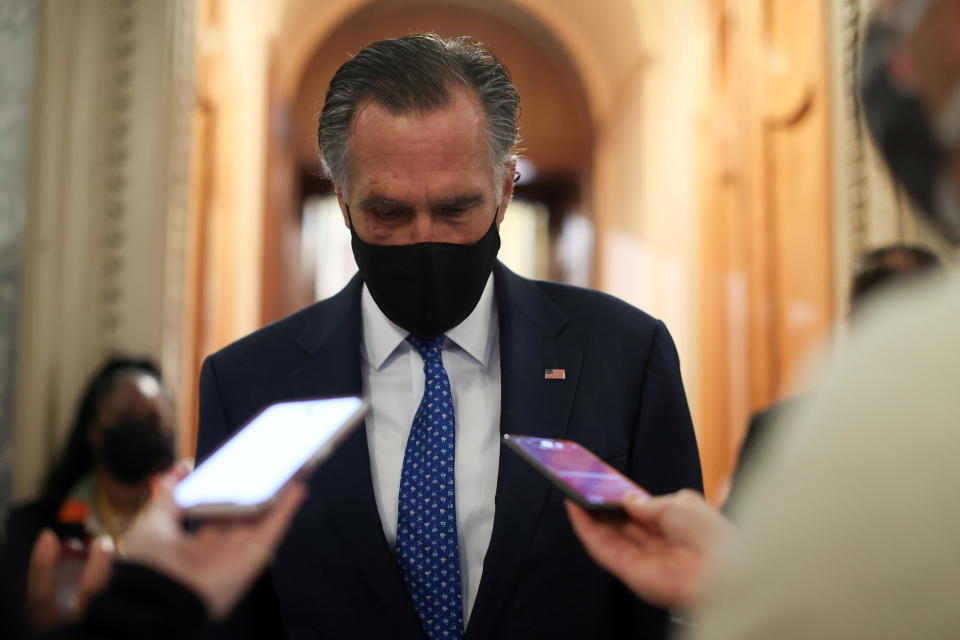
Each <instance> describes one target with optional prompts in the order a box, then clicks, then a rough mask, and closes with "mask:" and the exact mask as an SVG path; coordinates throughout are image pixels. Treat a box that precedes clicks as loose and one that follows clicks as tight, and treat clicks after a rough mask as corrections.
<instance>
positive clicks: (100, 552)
mask: <svg viewBox="0 0 960 640" xmlns="http://www.w3.org/2000/svg"><path fill="white" fill-rule="evenodd" d="M113 556H114V547H113V541H112V540H111V539H110V537H109V536H100V537H99V538H97V539H96V540H94V541H93V544H91V545H90V555H89V556H88V558H87V563H86V564H85V565H84V567H83V573H82V574H80V582H79V583H78V585H77V613H81V614H82V613H83V612H84V611H86V609H87V603H88V602H89V601H90V598H92V597H93V596H95V595H96V594H98V593H100V592H101V591H102V590H103V588H104V587H105V586H106V585H107V581H108V580H109V579H110V570H111V569H112V568H113Z"/></svg>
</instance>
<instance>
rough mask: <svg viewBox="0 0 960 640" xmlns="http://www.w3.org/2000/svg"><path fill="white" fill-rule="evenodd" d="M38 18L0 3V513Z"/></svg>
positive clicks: (21, 5)
mask: <svg viewBox="0 0 960 640" xmlns="http://www.w3.org/2000/svg"><path fill="white" fill-rule="evenodd" d="M39 14H40V2H39V0H0V60H3V64H0V194H2V195H0V514H5V513H6V511H7V506H8V504H9V500H10V491H11V482H12V476H13V464H14V460H13V400H14V395H15V390H16V388H15V385H16V381H17V380H16V370H17V366H16V365H17V344H18V340H17V338H18V333H19V323H20V307H21V304H20V299H21V294H22V280H23V271H24V245H25V241H26V227H27V225H26V222H27V197H28V184H29V181H28V179H27V174H28V169H29V153H30V115H31V103H32V98H33V77H34V51H35V36H36V32H37V20H38V17H39ZM0 526H2V524H0Z"/></svg>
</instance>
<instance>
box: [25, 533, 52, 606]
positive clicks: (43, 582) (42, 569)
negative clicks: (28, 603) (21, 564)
mask: <svg viewBox="0 0 960 640" xmlns="http://www.w3.org/2000/svg"><path fill="white" fill-rule="evenodd" d="M59 557H60V540H59V539H58V538H57V535H56V534H55V533H54V532H53V531H51V530H50V529H43V530H42V531H40V535H39V536H37V541H36V542H35V543H34V545H33V550H32V552H31V553H30V567H29V569H28V572H27V596H28V597H29V598H30V600H45V599H47V598H53V590H54V582H55V580H54V579H55V576H56V571H57V560H58V559H59Z"/></svg>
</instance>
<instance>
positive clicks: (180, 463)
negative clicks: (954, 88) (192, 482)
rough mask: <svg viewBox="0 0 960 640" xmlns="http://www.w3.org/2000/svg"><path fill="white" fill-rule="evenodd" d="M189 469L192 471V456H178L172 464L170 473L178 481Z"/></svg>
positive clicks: (187, 473)
mask: <svg viewBox="0 0 960 640" xmlns="http://www.w3.org/2000/svg"><path fill="white" fill-rule="evenodd" d="M191 471H193V458H180V459H179V460H177V462H176V463H175V464H174V465H173V468H172V469H171V470H170V473H172V474H173V475H174V476H175V477H176V478H177V481H180V480H183V479H184V478H186V477H187V476H188V475H189V474H190V472H191Z"/></svg>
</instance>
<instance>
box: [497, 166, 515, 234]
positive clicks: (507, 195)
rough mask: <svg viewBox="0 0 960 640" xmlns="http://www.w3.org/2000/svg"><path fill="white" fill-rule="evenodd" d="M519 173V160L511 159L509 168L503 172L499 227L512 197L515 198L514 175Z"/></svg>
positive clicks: (498, 216)
mask: <svg viewBox="0 0 960 640" xmlns="http://www.w3.org/2000/svg"><path fill="white" fill-rule="evenodd" d="M516 174H517V161H516V160H511V161H510V162H508V163H507V168H506V170H505V171H504V172H503V184H502V185H500V189H501V191H500V211H499V213H498V214H497V228H498V229H499V228H500V223H501V222H503V217H504V216H505V215H506V213H507V207H508V206H509V205H510V199H511V198H513V185H514V181H513V180H514V176H515V175H516Z"/></svg>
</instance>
